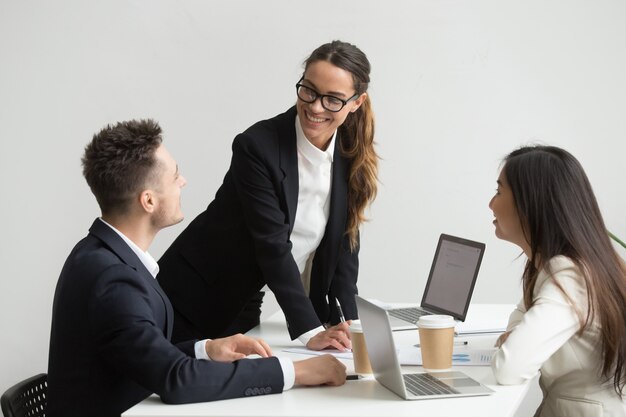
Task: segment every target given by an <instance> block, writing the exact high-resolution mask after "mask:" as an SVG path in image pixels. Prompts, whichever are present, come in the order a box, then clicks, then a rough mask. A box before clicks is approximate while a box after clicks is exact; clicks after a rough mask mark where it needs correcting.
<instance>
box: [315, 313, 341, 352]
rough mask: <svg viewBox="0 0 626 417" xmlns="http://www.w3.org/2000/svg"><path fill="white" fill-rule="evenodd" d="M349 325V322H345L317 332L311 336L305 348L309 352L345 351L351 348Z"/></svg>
mask: <svg viewBox="0 0 626 417" xmlns="http://www.w3.org/2000/svg"><path fill="white" fill-rule="evenodd" d="M350 323H351V321H350V320H348V321H345V322H342V323H339V324H337V325H335V326H332V327H329V328H328V329H326V330H324V331H322V332H319V333H318V334H316V335H315V336H313V337H312V338H311V339H310V340H309V343H307V344H306V347H307V348H309V349H311V350H323V349H329V348H330V349H337V350H339V351H342V352H343V351H345V350H346V349H351V348H352V342H350Z"/></svg>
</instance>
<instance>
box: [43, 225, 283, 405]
mask: <svg viewBox="0 0 626 417" xmlns="http://www.w3.org/2000/svg"><path fill="white" fill-rule="evenodd" d="M172 319H173V311H172V306H171V304H170V302H169V300H168V298H167V296H166V295H165V294H164V293H163V291H162V290H161V288H160V286H159V284H158V283H157V281H156V280H155V279H154V278H153V277H152V275H150V273H149V272H148V271H147V270H146V268H145V267H144V265H143V264H142V263H141V261H140V260H139V258H138V257H137V256H136V255H135V253H134V252H133V251H132V250H131V249H130V248H129V247H128V245H127V244H126V243H125V242H124V241H123V240H122V238H121V237H120V236H119V235H117V234H116V233H115V231H114V230H112V229H111V228H110V227H108V226H107V225H106V224H104V223H103V222H102V221H100V220H96V221H95V222H94V223H93V225H92V226H91V229H90V230H89V235H88V236H87V237H86V238H84V239H83V240H82V241H80V242H79V243H78V244H77V245H76V247H75V248H74V250H73V251H72V253H71V254H70V256H69V257H68V259H67V261H66V262H65V265H64V267H63V271H62V272H61V276H60V278H59V282H58V284H57V289H56V293H55V296H54V306H53V310H52V332H51V336H50V355H49V361H48V409H47V411H46V413H47V415H48V416H49V417H74V416H75V417H86V416H90V417H94V416H96V417H97V416H102V417H105V416H106V417H112V416H119V415H120V414H121V413H122V412H123V411H125V410H127V409H128V408H130V407H131V406H133V405H135V404H136V403H138V402H140V401H141V400H143V399H144V398H146V397H148V396H149V395H150V394H151V393H153V392H154V393H157V394H158V395H160V396H161V399H162V400H163V401H164V402H167V403H188V402H201V401H211V400H218V399H224V398H233V397H243V396H247V395H256V394H266V393H279V392H281V391H282V389H283V373H282V370H281V367H280V364H279V362H278V360H277V359H276V358H269V359H257V360H241V361H238V362H234V363H220V362H213V361H204V360H198V359H195V355H194V349H193V344H194V341H189V342H186V343H182V344H180V345H178V346H175V345H173V344H171V343H170V341H169V340H168V339H169V337H170V335H171V332H172V324H173V323H172Z"/></svg>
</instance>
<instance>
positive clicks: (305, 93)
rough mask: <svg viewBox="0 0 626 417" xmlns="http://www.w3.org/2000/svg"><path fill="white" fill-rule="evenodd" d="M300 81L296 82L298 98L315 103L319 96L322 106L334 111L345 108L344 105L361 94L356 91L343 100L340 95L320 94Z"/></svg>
mask: <svg viewBox="0 0 626 417" xmlns="http://www.w3.org/2000/svg"><path fill="white" fill-rule="evenodd" d="M303 79H304V78H300V81H302V80H303ZM300 81H298V84H296V94H297V95H298V98H299V99H300V100H302V101H304V102H305V103H313V102H315V100H317V99H318V98H319V99H320V101H321V103H322V107H323V108H325V109H326V110H328V111H331V112H333V113H336V112H338V111H341V109H343V106H345V105H346V104H348V103H349V102H351V101H352V100H354V99H356V98H357V97H359V94H358V93H355V94H354V95H353V96H352V97H350V98H349V99H347V100H342V99H340V98H339V97H335V96H329V95H328V94H320V93H318V92H317V91H315V90H314V89H312V88H311V87H307V86H306V85H303V84H300Z"/></svg>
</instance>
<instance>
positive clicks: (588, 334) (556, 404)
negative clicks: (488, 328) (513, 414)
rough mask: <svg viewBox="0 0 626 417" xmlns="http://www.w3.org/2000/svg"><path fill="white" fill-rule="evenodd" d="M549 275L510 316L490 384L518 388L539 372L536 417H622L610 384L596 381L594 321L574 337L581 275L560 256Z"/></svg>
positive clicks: (622, 405) (583, 306)
mask: <svg viewBox="0 0 626 417" xmlns="http://www.w3.org/2000/svg"><path fill="white" fill-rule="evenodd" d="M550 269H551V272H552V275H548V273H547V271H545V270H543V271H541V272H540V273H539V276H538V277H537V283H536V285H535V288H534V291H533V302H534V303H533V306H532V307H531V308H530V309H528V310H527V309H526V307H525V306H524V302H523V300H522V301H521V302H520V303H519V304H518V305H517V308H516V309H515V310H514V311H513V313H511V316H510V318H509V324H508V327H507V330H512V332H511V334H510V335H509V338H508V339H507V340H506V342H505V343H504V344H503V345H502V346H501V347H500V349H499V350H498V351H497V352H496V354H495V355H494V358H493V361H492V364H491V366H492V369H493V372H494V374H495V376H496V379H497V380H498V382H499V383H500V384H504V385H509V384H521V383H523V382H525V381H526V380H529V379H531V378H533V377H534V376H535V375H536V374H537V372H541V376H540V378H539V384H540V386H541V389H542V391H543V395H544V398H543V402H542V404H541V406H540V407H539V409H538V410H537V413H536V414H535V415H536V416H541V417H553V416H554V417H556V416H567V417H577V416H581V417H582V416H585V417H596V416H603V417H607V416H611V417H612V416H622V417H623V416H626V402H625V401H624V400H622V399H620V398H619V396H618V395H617V394H616V393H615V391H614V389H613V380H612V379H611V380H609V381H603V380H602V378H601V376H600V371H599V369H600V367H601V364H602V352H601V348H600V333H599V331H600V329H599V323H598V322H597V321H595V320H594V321H593V322H592V323H590V325H588V326H587V327H586V328H585V329H584V331H583V332H582V334H578V331H579V329H580V325H581V317H583V318H584V317H586V315H585V314H586V312H587V290H586V286H585V283H584V280H583V277H582V275H581V271H580V270H579V269H578V268H577V267H576V265H575V264H574V263H573V262H572V261H571V260H570V259H569V258H567V257H564V256H557V257H555V258H553V259H552V260H551V261H550ZM557 283H558V285H560V286H561V288H562V290H563V291H562V290H561V289H559V287H558V285H557ZM564 292H565V293H564Z"/></svg>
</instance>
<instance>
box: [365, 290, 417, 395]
mask: <svg viewBox="0 0 626 417" xmlns="http://www.w3.org/2000/svg"><path fill="white" fill-rule="evenodd" d="M356 305H357V308H358V310H359V317H360V319H361V325H362V326H363V335H364V336H365V344H366V346H367V354H368V356H369V360H370V364H371V365H372V370H373V371H374V378H376V380H377V381H378V382H379V383H380V384H382V385H383V386H385V387H386V388H387V389H389V390H390V391H393V392H395V393H396V394H398V395H399V396H400V397H402V398H407V395H406V388H405V386H404V380H403V379H402V371H401V369H400V362H399V361H398V356H397V354H396V346H395V343H394V340H393V334H392V333H391V327H390V326H389V318H388V316H387V312H386V311H385V310H384V309H382V308H380V307H378V306H376V305H375V304H372V303H371V302H369V301H367V300H366V299H364V298H362V297H360V296H359V295H357V296H356Z"/></svg>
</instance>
